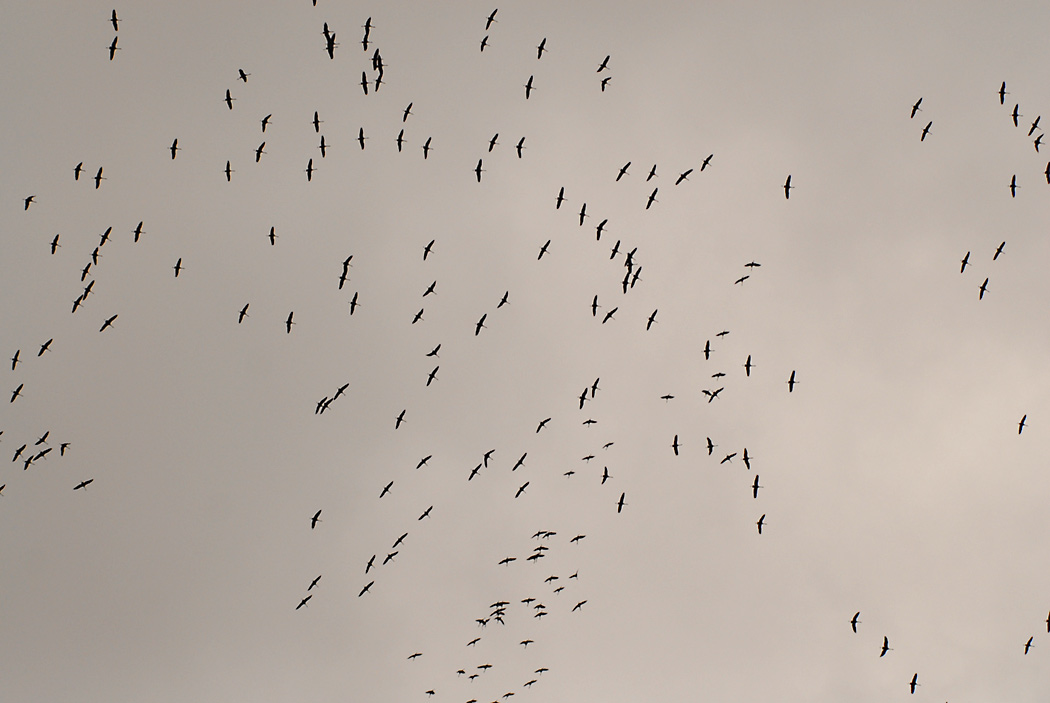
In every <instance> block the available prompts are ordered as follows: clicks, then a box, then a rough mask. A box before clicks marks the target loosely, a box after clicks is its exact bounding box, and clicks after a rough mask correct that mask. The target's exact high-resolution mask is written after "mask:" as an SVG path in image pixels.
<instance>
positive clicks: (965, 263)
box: [959, 252, 970, 273]
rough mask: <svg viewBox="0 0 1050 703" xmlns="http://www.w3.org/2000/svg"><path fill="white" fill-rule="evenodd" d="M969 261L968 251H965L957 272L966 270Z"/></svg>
mask: <svg viewBox="0 0 1050 703" xmlns="http://www.w3.org/2000/svg"><path fill="white" fill-rule="evenodd" d="M969 263H970V252H966V256H964V257H963V258H962V266H960V267H959V273H963V272H965V271H966V266H967V264H969Z"/></svg>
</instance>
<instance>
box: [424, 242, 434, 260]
mask: <svg viewBox="0 0 1050 703" xmlns="http://www.w3.org/2000/svg"><path fill="white" fill-rule="evenodd" d="M436 241H437V240H436V239H431V240H430V243H428V244H427V245H426V246H425V247H423V261H426V260H427V257H428V256H430V252H431V250H432V249H433V248H434V242H436Z"/></svg>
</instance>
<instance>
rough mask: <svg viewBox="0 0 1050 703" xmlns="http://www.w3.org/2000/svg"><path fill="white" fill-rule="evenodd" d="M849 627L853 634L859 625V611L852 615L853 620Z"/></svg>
mask: <svg viewBox="0 0 1050 703" xmlns="http://www.w3.org/2000/svg"><path fill="white" fill-rule="evenodd" d="M849 624H850V626H851V627H852V628H853V632H856V631H857V625H859V624H860V611H859V610H858V611H857V612H856V613H854V615H853V619H852V620H850V621H849Z"/></svg>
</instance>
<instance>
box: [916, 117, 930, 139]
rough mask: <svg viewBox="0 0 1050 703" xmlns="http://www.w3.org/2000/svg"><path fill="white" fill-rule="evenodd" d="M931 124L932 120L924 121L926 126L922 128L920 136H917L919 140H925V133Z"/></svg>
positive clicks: (928, 131)
mask: <svg viewBox="0 0 1050 703" xmlns="http://www.w3.org/2000/svg"><path fill="white" fill-rule="evenodd" d="M932 126H933V120H930V121H929V122H927V123H926V126H925V127H923V128H922V136H921V137H919V141H920V142H924V141H926V135H927V134H929V133H930V127H932Z"/></svg>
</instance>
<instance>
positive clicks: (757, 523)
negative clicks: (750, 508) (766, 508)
mask: <svg viewBox="0 0 1050 703" xmlns="http://www.w3.org/2000/svg"><path fill="white" fill-rule="evenodd" d="M765 523H766V514H765V513H762V517H760V518H759V519H758V522H756V523H755V524H756V525H758V534H762V526H763V525H764V524H765Z"/></svg>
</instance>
